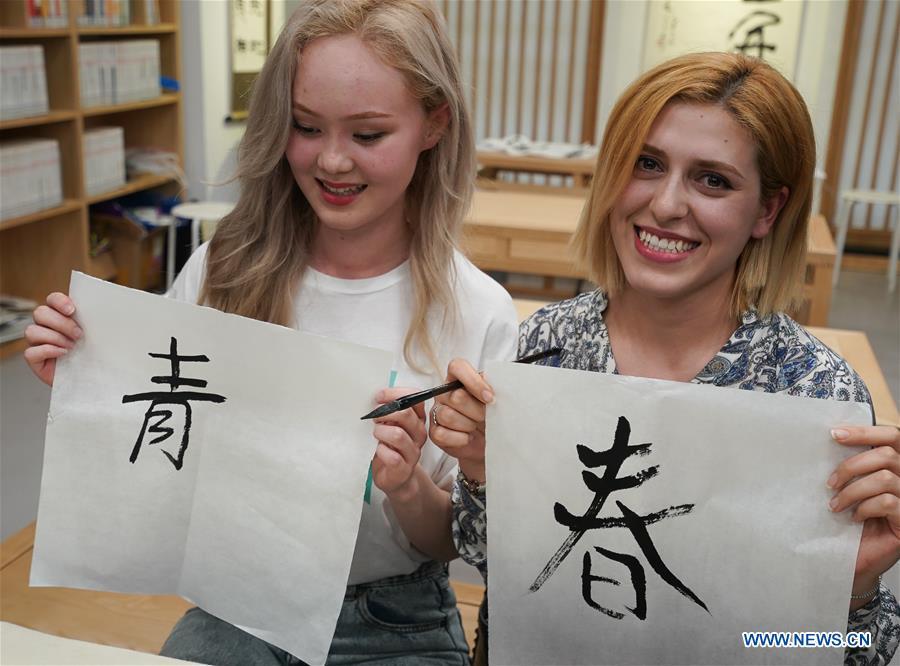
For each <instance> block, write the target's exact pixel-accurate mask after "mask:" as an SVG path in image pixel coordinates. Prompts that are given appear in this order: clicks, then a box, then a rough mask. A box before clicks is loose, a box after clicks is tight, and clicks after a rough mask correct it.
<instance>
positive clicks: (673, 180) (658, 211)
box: [650, 174, 688, 222]
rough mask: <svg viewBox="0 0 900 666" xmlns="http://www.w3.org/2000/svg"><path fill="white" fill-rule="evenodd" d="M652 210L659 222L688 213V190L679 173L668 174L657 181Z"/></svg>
mask: <svg viewBox="0 0 900 666" xmlns="http://www.w3.org/2000/svg"><path fill="white" fill-rule="evenodd" d="M650 212H651V213H653V217H655V218H656V220H657V221H658V222H666V221H669V220H677V219H680V218H682V217H684V216H685V215H687V213H688V200H687V192H686V191H685V188H684V183H683V182H682V180H681V178H680V177H679V176H678V175H677V174H668V175H667V176H666V177H665V178H663V179H661V180H660V181H658V183H657V187H656V191H655V192H654V193H653V199H652V200H651V201H650Z"/></svg>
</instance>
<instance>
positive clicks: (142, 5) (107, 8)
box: [44, 0, 159, 27]
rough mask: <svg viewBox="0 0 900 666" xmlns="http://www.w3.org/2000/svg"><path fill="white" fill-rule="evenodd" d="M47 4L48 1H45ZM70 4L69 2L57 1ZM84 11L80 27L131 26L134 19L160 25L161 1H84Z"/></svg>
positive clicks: (79, 19)
mask: <svg viewBox="0 0 900 666" xmlns="http://www.w3.org/2000/svg"><path fill="white" fill-rule="evenodd" d="M44 1H45V2H46V1H47V0H44ZM57 1H60V2H63V1H64V2H68V1H69V0H57ZM83 2H84V5H83V7H84V9H83V11H82V14H81V16H79V17H78V25H83V26H97V27H121V26H126V25H130V24H131V20H132V18H133V16H132V10H134V12H133V13H134V17H135V18H136V19H137V20H138V21H141V19H143V21H142V22H143V23H144V24H146V25H155V24H157V23H159V0H83Z"/></svg>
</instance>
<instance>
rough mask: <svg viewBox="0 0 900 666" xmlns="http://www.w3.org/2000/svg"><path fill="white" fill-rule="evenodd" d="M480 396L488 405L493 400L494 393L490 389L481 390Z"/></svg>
mask: <svg viewBox="0 0 900 666" xmlns="http://www.w3.org/2000/svg"><path fill="white" fill-rule="evenodd" d="M481 397H482V398H483V399H484V404H486V405H490V404H491V403H492V402H494V394H493V393H491V392H490V391H483V392H482V393H481Z"/></svg>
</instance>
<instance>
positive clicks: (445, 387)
mask: <svg viewBox="0 0 900 666" xmlns="http://www.w3.org/2000/svg"><path fill="white" fill-rule="evenodd" d="M560 352H562V349H547V350H544V351H542V352H538V353H537V354H531V355H529V356H524V357H522V358H517V359H516V360H515V362H516V363H534V362H536V361H540V360H542V359H545V358H549V357H550V356H558V355H559V354H560ZM462 387H463V383H462V382H461V381H459V380H458V379H457V380H455V381H452V382H449V383H447V384H441V385H440V386H435V387H434V388H430V389H425V390H424V391H419V392H418V393H410V394H409V395H405V396H403V397H402V398H398V399H397V400H394V401H393V402H388V403H385V404H384V405H381V406H380V407H378V408H377V409H373V410H372V411H371V412H369V413H368V414H366V415H365V416H362V417H360V420H365V419H377V418H380V417H382V416H387V415H388V414H393V413H394V412H399V411H400V410H401V409H406V408H407V407H412V406H413V405H418V404H419V403H420V402H425V401H426V400H428V399H429V398H433V397H435V396H437V395H440V394H441V393H447V392H449V391H455V390H456V389H458V388H462Z"/></svg>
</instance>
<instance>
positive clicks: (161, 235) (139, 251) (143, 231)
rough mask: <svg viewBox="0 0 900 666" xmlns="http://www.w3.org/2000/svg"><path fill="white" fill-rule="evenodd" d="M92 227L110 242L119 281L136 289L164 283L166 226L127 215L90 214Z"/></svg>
mask: <svg viewBox="0 0 900 666" xmlns="http://www.w3.org/2000/svg"><path fill="white" fill-rule="evenodd" d="M91 227H92V228H93V229H96V231H97V232H98V233H101V234H105V235H106V236H107V237H108V238H109V240H110V243H111V244H112V256H113V261H114V262H115V265H116V279H115V281H116V282H117V283H119V284H122V285H125V286H126V287H133V288H135V289H145V290H147V289H157V288H159V287H161V286H162V283H163V279H162V278H163V250H164V247H165V239H166V228H165V227H153V228H150V229H148V228H147V227H146V226H145V225H143V224H141V223H140V222H137V221H135V220H132V219H130V218H128V217H121V216H115V215H104V214H98V213H92V214H91Z"/></svg>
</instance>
